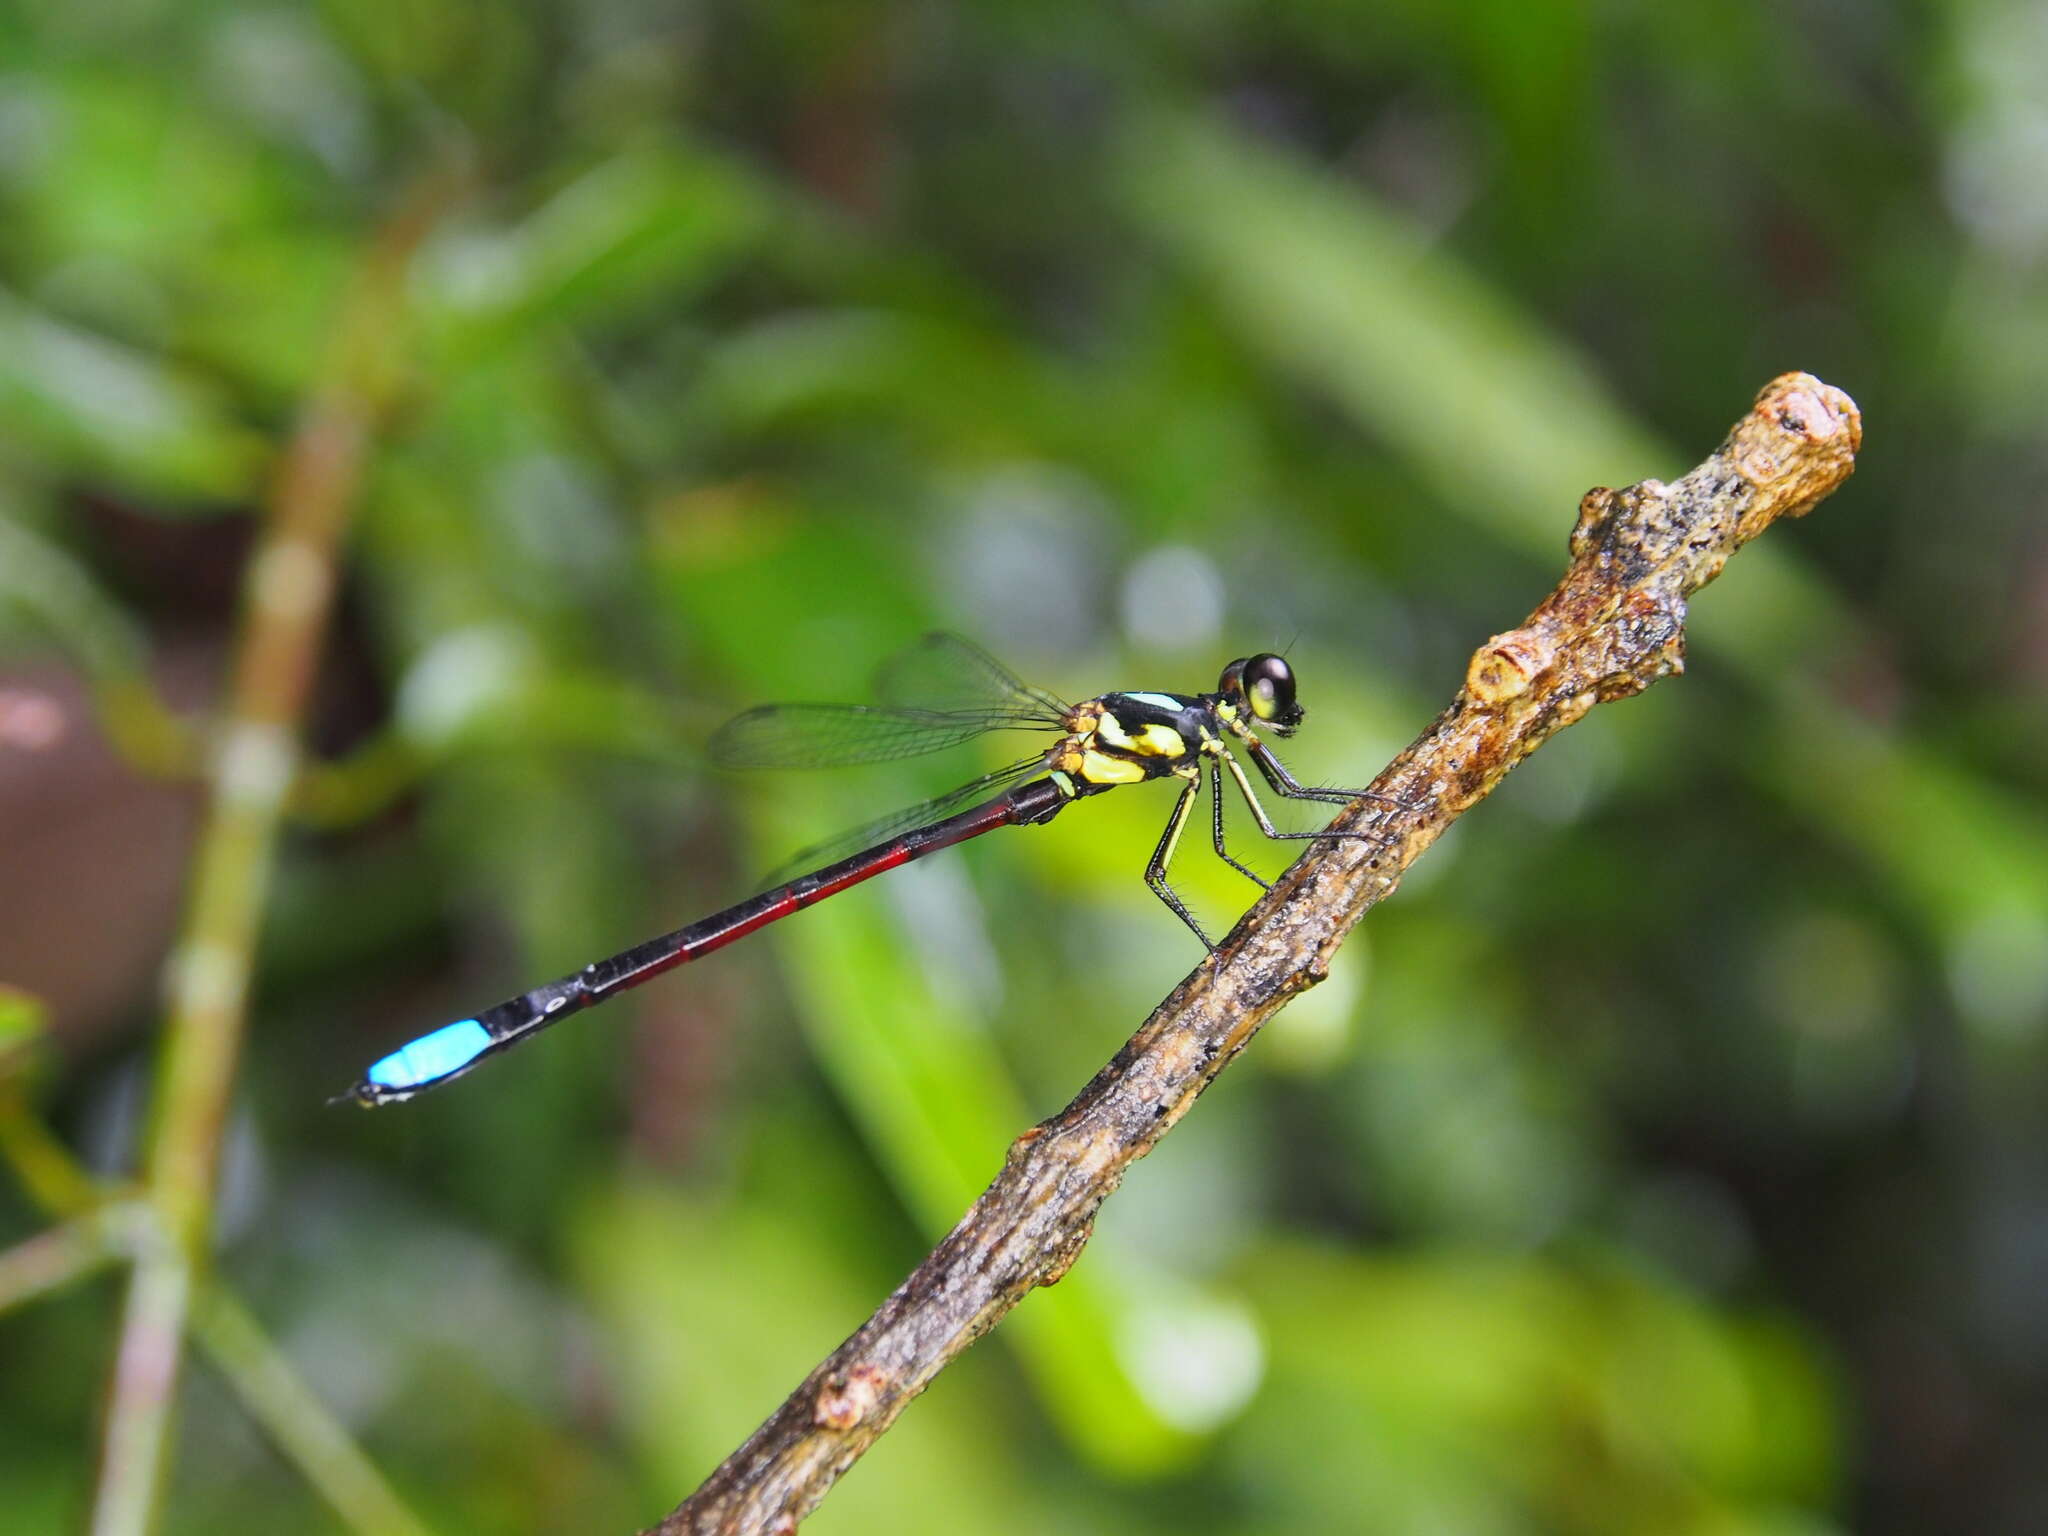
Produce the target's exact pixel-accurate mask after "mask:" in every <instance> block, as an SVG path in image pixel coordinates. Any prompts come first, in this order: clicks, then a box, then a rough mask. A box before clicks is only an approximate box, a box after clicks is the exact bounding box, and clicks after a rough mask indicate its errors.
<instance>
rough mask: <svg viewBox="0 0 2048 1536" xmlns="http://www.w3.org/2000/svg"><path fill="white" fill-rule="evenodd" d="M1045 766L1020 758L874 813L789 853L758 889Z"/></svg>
mask: <svg viewBox="0 0 2048 1536" xmlns="http://www.w3.org/2000/svg"><path fill="white" fill-rule="evenodd" d="M1044 767H1045V755H1044V754H1043V753H1040V754H1038V755H1036V756H1034V757H1027V758H1023V759H1021V760H1019V761H1017V762H1014V763H1012V764H1010V766H1009V767H1007V768H998V769H996V771H995V772H994V773H985V774H983V775H982V776H981V777H980V778H978V779H971V780H969V781H968V782H967V783H965V784H962V785H961V786H960V787H959V788H958V789H954V790H948V791H947V792H946V793H945V794H943V795H940V796H939V797H938V798H937V799H934V800H925V801H921V802H920V803H918V804H916V805H907V806H904V807H903V808H902V809H901V810H897V811H891V812H890V813H889V814H888V815H887V816H881V817H877V818H876V819H875V820H873V821H871V822H868V823H867V824H866V825H864V826H859V827H855V828H854V829H853V830H852V831H850V832H843V833H841V834H840V835H839V836H837V837H834V838H829V839H827V840H826V841H825V842H822V843H813V844H812V845H811V846H810V847H808V848H805V849H803V850H802V851H801V852H798V853H794V854H791V855H790V856H789V858H787V859H785V860H784V861H783V862H782V863H781V864H780V865H778V866H777V867H776V868H775V869H773V870H771V871H770V872H769V874H768V876H767V877H766V878H765V879H764V880H762V882H761V889H764V890H766V889H768V888H770V887H773V886H778V885H781V884H782V883H783V882H784V881H787V880H793V879H795V878H796V877H797V876H798V875H801V874H804V873H806V872H807V871H809V870H813V869H822V868H824V867H825V866H826V865H827V864H836V863H838V862H839V861H840V860H841V859H844V858H847V857H850V856H851V855H853V854H856V853H859V852H860V851H861V850H862V849H864V848H873V847H876V846H878V845H880V844H882V843H886V842H888V841H889V840H890V839H891V838H897V837H901V836H902V835H903V834H904V833H906V832H912V831H915V830H916V829H917V828H919V827H928V826H930V825H931V824H932V823H933V822H935V821H943V820H945V819H946V817H948V816H951V815H952V814H953V813H954V812H956V811H962V810H965V809H966V808H967V807H969V806H970V805H975V804H978V803H979V802H981V801H983V800H986V799H988V798H989V797H990V796H991V795H993V794H995V793H996V792H997V791H998V790H1000V789H1003V788H1005V787H1006V786H1008V785H1010V784H1013V783H1015V782H1016V781H1017V780H1018V779H1021V778H1024V777H1025V776H1026V775H1028V774H1031V773H1035V772H1037V771H1038V770H1040V769H1042V768H1044Z"/></svg>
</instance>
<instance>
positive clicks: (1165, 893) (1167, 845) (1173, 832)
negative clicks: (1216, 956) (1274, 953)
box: [1145, 778, 1216, 954]
mask: <svg viewBox="0 0 2048 1536" xmlns="http://www.w3.org/2000/svg"><path fill="white" fill-rule="evenodd" d="M1201 787H1202V781H1201V780H1200V779H1198V778H1190V779H1189V780H1188V781H1187V784H1186V786H1185V787H1184V788H1182V790H1181V792H1180V798H1179V799H1178V800H1176V801H1174V802H1173V815H1172V816H1170V817H1168V818H1167V822H1166V830H1165V831H1164V832H1162V833H1160V834H1159V846H1158V847H1156V848H1154V849H1153V850H1152V862H1151V863H1149V864H1147V865H1146V866H1145V883H1146V884H1147V885H1149V886H1151V887H1152V894H1153V895H1155V896H1157V897H1158V898H1159V899H1160V900H1161V901H1163V902H1165V903H1166V904H1167V905H1168V906H1169V907H1171V908H1172V909H1173V915H1174V916H1175V917H1177V918H1179V919H1180V920H1181V921H1182V922H1184V923H1186V924H1187V925H1188V927H1189V928H1191V929H1193V930H1194V935H1195V937H1196V938H1198V939H1200V940H1201V941H1202V947H1203V948H1204V949H1206V950H1208V951H1209V952H1210V953H1212V954H1213V953H1215V950H1216V946H1215V945H1214V944H1211V943H1210V942H1209V935H1207V934H1206V933H1204V932H1202V925H1201V924H1200V923H1198V922H1196V921H1195V915H1194V913H1192V912H1190V911H1189V910H1188V907H1187V903H1186V902H1184V901H1182V900H1181V899H1180V897H1179V895H1178V894H1177V893H1176V892H1175V891H1174V889H1173V887H1172V886H1170V885H1168V884H1167V883H1166V866H1167V864H1168V863H1169V862H1171V861H1172V859H1173V850H1174V845H1175V844H1177V843H1178V842H1179V841H1180V833H1181V828H1183V827H1185V826H1186V825H1187V824H1188V812H1189V811H1191V810H1193V809H1194V805H1195V792H1196V791H1197V790H1199V789H1200V788H1201Z"/></svg>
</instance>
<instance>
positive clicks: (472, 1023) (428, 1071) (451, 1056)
mask: <svg viewBox="0 0 2048 1536" xmlns="http://www.w3.org/2000/svg"><path fill="white" fill-rule="evenodd" d="M490 1048H491V1034H490V1031H489V1030H487V1029H485V1028H484V1027H483V1025H481V1024H479V1023H478V1022H477V1021H476V1020H475V1019H463V1020H461V1021H459V1022H458V1023H454V1024H448V1025H444V1026H443V1027H442V1028H440V1029H437V1030H435V1031H434V1032H433V1033H432V1034H431V1035H421V1036H420V1037H419V1039H417V1040H415V1041H413V1042H412V1044H410V1045H402V1046H400V1047H399V1048H398V1049H397V1050H395V1051H393V1052H392V1053H391V1054H390V1055H389V1056H386V1057H385V1058H384V1059H383V1060H382V1061H380V1062H378V1063H377V1064H376V1065H375V1066H373V1067H371V1068H370V1070H369V1072H368V1073H367V1074H366V1076H367V1077H368V1080H369V1082H370V1084H371V1086H373V1087H377V1088H393V1089H400V1090H403V1089H407V1088H424V1087H426V1086H427V1085H428V1084H429V1083H435V1082H439V1081H440V1080H441V1079H442V1078H444V1077H446V1076H448V1075H449V1074H450V1073H451V1072H460V1071H461V1070H462V1069H463V1068H464V1067H466V1066H468V1065H469V1064H470V1063H471V1062H472V1061H475V1060H476V1059H477V1057H479V1056H481V1055H483V1053H484V1052H485V1051H487V1050H489V1049H490Z"/></svg>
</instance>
